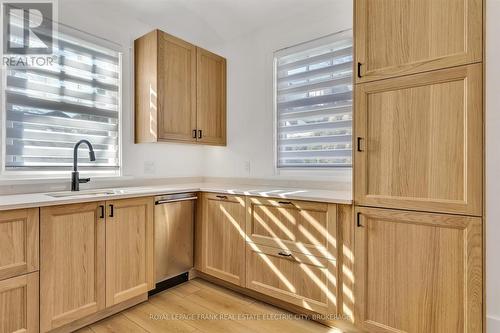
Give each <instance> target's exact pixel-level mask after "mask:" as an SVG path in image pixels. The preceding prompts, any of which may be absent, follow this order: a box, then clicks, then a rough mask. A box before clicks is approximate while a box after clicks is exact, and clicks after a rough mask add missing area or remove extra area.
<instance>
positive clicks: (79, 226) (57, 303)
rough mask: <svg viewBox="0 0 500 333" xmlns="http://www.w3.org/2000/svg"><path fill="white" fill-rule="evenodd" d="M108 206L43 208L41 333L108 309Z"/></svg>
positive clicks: (41, 230)
mask: <svg viewBox="0 0 500 333" xmlns="http://www.w3.org/2000/svg"><path fill="white" fill-rule="evenodd" d="M99 206H101V207H104V203H98V202H91V203H84V204H74V205H64V206H53V207H43V208H41V214H40V216H41V221H40V224H41V225H40V257H41V258H40V261H41V265H40V330H41V331H42V332H47V331H50V330H52V329H54V328H57V327H60V326H64V325H66V324H68V323H70V322H73V321H75V320H77V319H80V318H83V317H86V316H88V315H90V314H93V313H96V312H98V311H99V310H102V309H104V307H105V306H106V303H105V296H106V294H105V264H106V258H105V254H106V253H105V238H104V237H105V219H104V215H100V212H99Z"/></svg>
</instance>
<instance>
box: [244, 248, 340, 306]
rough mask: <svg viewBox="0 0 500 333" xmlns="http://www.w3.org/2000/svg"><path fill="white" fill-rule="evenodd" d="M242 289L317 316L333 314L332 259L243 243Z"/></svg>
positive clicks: (334, 275) (334, 269)
mask: <svg viewBox="0 0 500 333" xmlns="http://www.w3.org/2000/svg"><path fill="white" fill-rule="evenodd" d="M246 275H247V277H246V287H247V288H249V289H252V290H255V291H258V292H260V293H263V294H266V295H269V296H271V297H275V298H277V299H280V300H283V301H285V302H288V303H291V304H294V305H297V306H300V307H303V308H305V309H308V310H311V311H315V312H317V313H321V314H335V313H337V308H336V302H337V267H336V262H335V260H329V259H325V258H319V257H314V256H308V255H304V254H301V253H297V252H291V251H286V250H282V249H277V248H272V247H269V246H262V245H257V244H253V243H247V270H246Z"/></svg>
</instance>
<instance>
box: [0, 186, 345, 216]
mask: <svg viewBox="0 0 500 333" xmlns="http://www.w3.org/2000/svg"><path fill="white" fill-rule="evenodd" d="M99 190H105V189H92V190H88V191H99ZM109 190H110V191H111V190H113V191H114V193H112V194H98V195H96V194H88V195H85V194H84V193H85V192H86V190H82V191H81V192H80V194H83V195H77V196H69V197H57V198H56V197H53V196H50V194H54V193H58V192H50V193H30V194H14V195H1V196H0V210H8V209H19V208H31V207H44V206H54V205H64V204H71V203H79V202H92V201H102V200H111V199H125V198H133V197H144V196H154V195H162V194H172V193H185V192H198V191H201V192H214V193H225V194H238V195H250V196H261V197H270V198H273V197H274V198H286V199H295V200H306V201H318V202H328V203H337V204H352V194H351V192H350V191H335V190H323V189H304V188H291V187H290V188H287V187H279V186H269V185H263V186H259V185H241V184H239V185H237V184H234V185H233V184H216V183H183V184H168V185H158V186H138V187H120V188H110V189H109Z"/></svg>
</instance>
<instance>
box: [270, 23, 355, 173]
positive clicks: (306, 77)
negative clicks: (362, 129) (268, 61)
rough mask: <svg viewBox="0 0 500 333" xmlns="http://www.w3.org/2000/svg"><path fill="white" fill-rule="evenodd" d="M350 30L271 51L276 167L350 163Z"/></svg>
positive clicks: (339, 165) (330, 165)
mask: <svg viewBox="0 0 500 333" xmlns="http://www.w3.org/2000/svg"><path fill="white" fill-rule="evenodd" d="M352 51H353V50H352V32H351V31H346V32H341V33H337V34H334V35H330V36H327V37H324V38H320V39H317V40H314V41H311V42H308V43H304V44H300V45H297V46H293V47H290V48H287V49H284V50H280V51H278V52H276V53H275V58H274V63H275V101H276V103H275V107H276V124H277V128H276V151H277V156H276V158H277V167H278V168H319V167H322V168H333V167H350V166H351V165H352V139H351V135H352V85H353V83H352Z"/></svg>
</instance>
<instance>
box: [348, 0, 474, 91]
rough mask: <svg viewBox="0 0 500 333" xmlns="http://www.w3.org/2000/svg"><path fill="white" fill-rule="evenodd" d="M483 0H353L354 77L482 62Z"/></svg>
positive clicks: (360, 79)
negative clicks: (355, 74) (355, 71)
mask: <svg viewBox="0 0 500 333" xmlns="http://www.w3.org/2000/svg"><path fill="white" fill-rule="evenodd" d="M482 15H483V2H482V0H439V1H436V0H377V1H371V0H356V1H355V23H354V24H355V29H354V30H355V44H356V47H355V48H356V55H355V59H356V62H357V64H358V66H357V74H358V75H357V76H358V77H357V79H356V80H357V82H366V81H372V80H379V79H385V78H389V77H395V76H402V75H408V74H413V73H419V72H425V71H432V70H436V69H441V68H447V67H454V66H460V65H466V64H471V63H475V62H480V61H482V52H483V41H482V32H483V25H482Z"/></svg>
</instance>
